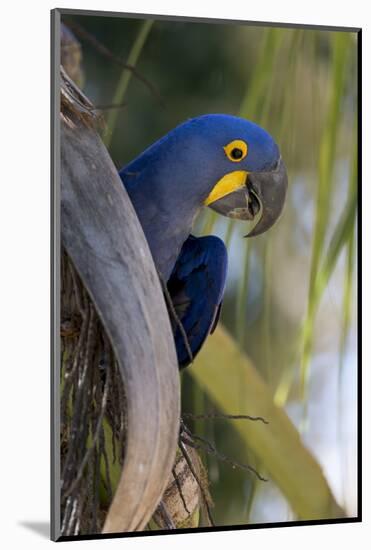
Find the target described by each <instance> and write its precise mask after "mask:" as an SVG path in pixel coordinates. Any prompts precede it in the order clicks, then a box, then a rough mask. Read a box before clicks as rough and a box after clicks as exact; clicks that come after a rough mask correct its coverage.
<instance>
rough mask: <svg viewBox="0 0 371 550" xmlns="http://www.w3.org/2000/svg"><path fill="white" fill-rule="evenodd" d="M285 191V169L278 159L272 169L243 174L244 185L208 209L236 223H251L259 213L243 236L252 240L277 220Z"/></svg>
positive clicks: (283, 201)
mask: <svg viewBox="0 0 371 550" xmlns="http://www.w3.org/2000/svg"><path fill="white" fill-rule="evenodd" d="M286 190H287V173H286V167H285V164H284V162H283V160H282V159H281V157H280V158H279V160H278V162H277V164H276V166H275V168H274V169H273V170H270V171H267V172H254V173H253V172H250V173H246V180H245V185H243V186H241V187H240V188H238V189H236V190H235V191H233V192H232V193H229V194H228V195H225V196H224V197H222V198H220V199H219V200H217V201H215V202H213V203H211V204H210V205H209V206H210V208H212V209H213V210H216V212H219V213H220V214H223V215H224V216H227V217H229V218H235V219H239V220H254V219H256V218H257V216H258V214H259V213H260V214H261V215H260V218H259V221H258V222H257V224H256V225H255V227H254V228H253V229H252V230H251V231H250V233H248V234H247V235H245V236H246V237H255V236H256V235H261V234H262V233H264V232H265V231H267V230H268V229H269V228H270V227H272V225H273V224H274V223H275V222H276V221H277V219H278V218H279V216H280V214H281V212H282V208H283V205H284V203H285V198H286Z"/></svg>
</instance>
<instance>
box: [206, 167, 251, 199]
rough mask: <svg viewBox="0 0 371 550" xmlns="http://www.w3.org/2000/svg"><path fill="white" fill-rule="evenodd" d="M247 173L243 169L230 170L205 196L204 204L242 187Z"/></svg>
mask: <svg viewBox="0 0 371 550" xmlns="http://www.w3.org/2000/svg"><path fill="white" fill-rule="evenodd" d="M247 175H248V172H246V171H245V170H236V171H235V172H230V173H229V174H226V175H225V176H223V177H222V178H221V179H220V180H219V181H218V183H217V184H216V185H215V187H214V188H213V190H212V191H211V193H210V194H209V196H208V197H207V198H206V200H205V202H204V205H205V206H208V205H209V204H211V203H213V202H215V201H217V200H219V199H221V198H222V197H225V195H229V193H233V191H236V189H240V188H241V187H244V186H245V183H246V178H247Z"/></svg>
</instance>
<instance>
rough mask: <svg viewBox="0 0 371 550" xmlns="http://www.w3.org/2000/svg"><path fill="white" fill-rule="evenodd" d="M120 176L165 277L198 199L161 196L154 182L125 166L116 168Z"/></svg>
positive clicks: (196, 209) (196, 208)
mask: <svg viewBox="0 0 371 550" xmlns="http://www.w3.org/2000/svg"><path fill="white" fill-rule="evenodd" d="M120 177H121V179H122V181H123V184H124V186H125V188H126V191H127V192H128V194H129V197H130V200H131V202H132V204H133V206H134V209H135V211H136V214H137V216H138V218H139V221H140V223H141V226H142V229H143V231H144V234H145V236H146V239H147V242H148V244H149V247H150V250H151V253H152V257H153V260H154V263H155V265H156V268H157V270H158V271H159V273H160V274H161V275H162V277H163V279H164V280H165V281H167V280H168V279H169V277H170V275H171V272H172V270H173V267H174V265H175V262H176V260H177V258H178V256H179V253H180V250H181V247H182V245H183V243H184V242H185V240H186V239H187V238H188V237H189V235H190V233H191V231H192V226H193V222H194V220H195V217H196V216H197V214H198V212H199V210H200V208H201V205H202V203H201V204H200V201H185V200H182V201H181V202H178V201H175V200H170V199H171V197H169V196H164V194H163V193H161V192H160V191H161V189H158V188H157V186H156V185H155V182H153V181H151V180H149V179H146V178H143V180H142V181H140V180H141V178H139V179H138V178H131V177H130V173H126V170H125V169H124V170H122V171H121V172H120ZM156 188H157V189H158V191H157V193H156V192H155V191H154V190H156Z"/></svg>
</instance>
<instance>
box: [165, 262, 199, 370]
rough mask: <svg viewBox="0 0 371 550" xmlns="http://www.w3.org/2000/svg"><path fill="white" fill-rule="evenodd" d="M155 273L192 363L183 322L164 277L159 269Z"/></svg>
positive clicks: (191, 354)
mask: <svg viewBox="0 0 371 550" xmlns="http://www.w3.org/2000/svg"><path fill="white" fill-rule="evenodd" d="M157 274H158V277H159V279H160V282H161V286H162V290H163V293H164V296H165V300H166V304H167V305H168V307H169V309H170V313H171V315H172V316H173V319H174V321H175V323H176V325H177V327H178V328H179V330H180V334H181V335H182V338H183V342H184V346H185V348H186V350H187V353H188V356H189V359H190V362H191V363H193V353H192V350H191V346H190V345H189V342H188V337H187V333H186V331H185V330H184V327H183V323H182V321H181V320H180V319H179V317H178V315H177V312H176V311H175V308H174V304H173V300H172V299H171V296H170V293H169V290H168V288H167V285H166V282H165V281H164V279H163V277H162V275H161V273H160V272H159V271H157Z"/></svg>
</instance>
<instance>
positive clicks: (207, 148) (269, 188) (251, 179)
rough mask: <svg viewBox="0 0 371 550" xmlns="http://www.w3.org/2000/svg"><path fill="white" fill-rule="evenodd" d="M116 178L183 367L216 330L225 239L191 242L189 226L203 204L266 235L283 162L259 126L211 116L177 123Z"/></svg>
mask: <svg viewBox="0 0 371 550" xmlns="http://www.w3.org/2000/svg"><path fill="white" fill-rule="evenodd" d="M119 174H120V177H121V180H122V182H123V184H124V186H125V188H126V190H127V192H128V194H129V197H130V199H131V201H132V203H133V206H134V208H135V211H136V213H137V216H138V218H139V220H140V223H141V225H142V228H143V230H144V233H145V236H146V238H147V241H148V244H149V247H150V250H151V253H152V256H153V260H154V263H155V265H156V268H157V270H158V273H159V276H160V278H161V279H162V281H163V282H165V283H166V285H167V291H168V294H169V295H170V297H171V301H172V306H171V308H170V309H171V310H173V312H172V313H173V314H171V311H170V319H171V321H172V325H173V331H174V339H175V346H176V350H177V355H178V363H179V367H180V368H183V367H186V366H187V365H188V364H189V363H190V362H192V360H193V358H194V357H195V356H196V354H197V353H198V351H199V350H200V349H201V346H202V344H203V342H204V341H205V339H206V338H207V336H208V335H209V334H210V333H212V331H213V330H214V329H215V327H216V324H217V322H218V318H219V314H220V308H221V304H222V300H223V294H224V289H225V282H226V274H227V250H226V248H225V245H224V243H223V241H222V240H221V239H219V238H218V237H215V236H207V237H199V238H196V237H195V236H193V235H192V234H191V231H192V226H193V223H194V220H195V218H196V216H197V214H198V213H199V212H200V210H201V208H204V207H205V206H206V207H210V208H212V209H213V210H215V211H216V212H218V213H220V214H222V215H224V216H227V217H230V218H235V219H240V220H255V219H256V218H257V217H258V215H260V218H259V221H258V222H257V224H256V225H255V227H254V228H253V229H252V231H251V232H250V233H249V234H248V235H247V236H249V237H250V236H254V235H259V234H261V233H263V232H265V231H266V230H267V229H269V228H270V227H271V226H272V225H273V224H274V222H275V221H276V220H277V219H278V217H279V215H280V214H281V211H282V208H283V204H284V201H285V196H286V189H287V174H286V168H285V165H284V162H283V160H282V158H281V155H280V151H279V148H278V146H277V144H276V143H275V141H274V140H273V138H272V137H271V136H270V135H269V134H268V133H267V132H266V131H265V130H264V129H262V128H261V127H259V126H258V125H256V124H254V123H253V122H250V121H248V120H245V119H242V118H239V117H235V116H231V115H223V114H211V115H203V116H200V117H197V118H193V119H190V120H188V121H186V122H184V123H183V124H180V125H179V126H177V127H176V128H174V129H173V130H171V131H170V132H169V133H168V134H166V135H165V136H164V137H162V138H161V139H159V140H158V141H156V142H155V143H154V144H153V145H151V146H150V147H149V148H148V149H146V150H145V151H144V152H143V153H141V154H140V155H139V156H138V157H137V158H136V159H134V160H133V161H131V162H130V163H129V164H128V165H127V166H125V167H124V168H122V169H121V170H120V172H119ZM174 311H175V315H174Z"/></svg>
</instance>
